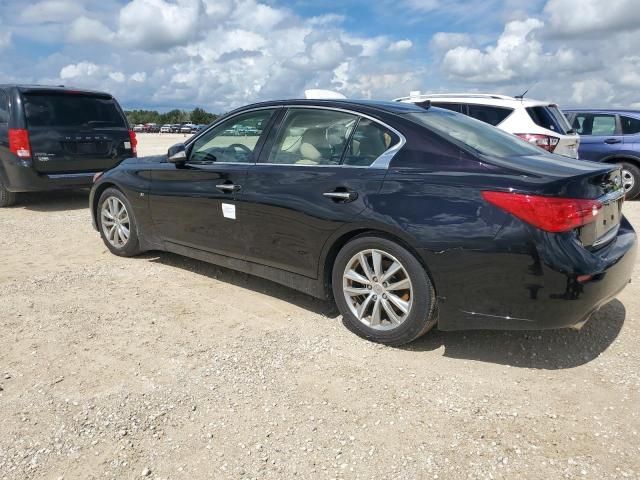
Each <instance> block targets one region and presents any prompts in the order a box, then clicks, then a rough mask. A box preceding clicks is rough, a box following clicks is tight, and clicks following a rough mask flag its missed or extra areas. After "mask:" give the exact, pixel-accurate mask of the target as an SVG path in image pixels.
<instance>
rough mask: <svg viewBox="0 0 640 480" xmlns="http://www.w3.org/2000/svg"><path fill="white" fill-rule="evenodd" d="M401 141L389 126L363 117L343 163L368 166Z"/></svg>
mask: <svg viewBox="0 0 640 480" xmlns="http://www.w3.org/2000/svg"><path fill="white" fill-rule="evenodd" d="M399 141H400V139H399V138H398V136H397V135H396V134H395V133H393V132H392V131H390V130H389V129H388V128H385V127H383V126H382V125H380V124H378V123H376V122H374V121H373V120H369V119H368V118H361V119H360V122H358V127H357V128H356V131H355V132H354V133H353V137H351V142H350V143H349V145H348V146H347V151H346V152H345V156H344V161H343V162H342V163H343V165H350V166H356V167H368V166H369V165H371V164H372V163H373V162H374V161H375V160H376V159H377V158H378V157H379V156H380V155H382V154H383V153H384V152H386V151H387V150H389V149H390V148H391V147H392V146H394V145H395V144H396V143H398V142H399Z"/></svg>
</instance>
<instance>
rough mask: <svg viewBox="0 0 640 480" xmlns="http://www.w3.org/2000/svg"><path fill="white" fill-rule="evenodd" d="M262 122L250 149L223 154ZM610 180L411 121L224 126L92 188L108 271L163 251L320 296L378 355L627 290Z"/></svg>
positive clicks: (472, 124) (628, 252)
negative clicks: (383, 348) (243, 130)
mask: <svg viewBox="0 0 640 480" xmlns="http://www.w3.org/2000/svg"><path fill="white" fill-rule="evenodd" d="M260 121H262V122H263V123H261V125H262V126H263V127H262V134H261V135H260V136H259V137H242V138H239V137H232V136H229V135H227V132H228V131H230V130H238V129H239V128H240V127H244V126H247V125H256V124H258V122H260ZM623 198H624V192H623V189H622V187H621V180H620V169H619V168H618V167H617V166H615V165H604V164H596V163H591V162H582V161H578V160H574V159H570V158H566V157H562V156H559V155H553V154H550V153H548V152H545V151H544V150H542V149H539V148H537V147H535V146H533V145H530V144H528V143H526V142H522V141H521V140H518V139H517V138H516V137H514V136H512V135H509V134H506V133H504V132H502V131H500V130H499V129H496V128H493V127H491V126H489V125H487V124H485V123H482V122H478V121H476V120H473V119H471V118H469V117H467V116H464V115H461V114H457V113H455V112H451V111H448V110H443V109H439V108H428V109H424V108H421V107H418V106H416V105H413V104H407V103H397V102H396V103H393V102H365V101H360V102H356V101H347V100H328V101H321V100H290V101H279V102H267V103H262V104H256V105H250V106H247V107H244V108H241V109H238V110H235V111H233V112H231V113H229V114H228V115H226V116H225V117H224V118H221V119H219V120H218V121H217V122H215V123H214V124H213V125H211V126H210V127H208V128H207V129H206V130H204V131H202V132H201V133H199V134H198V135H195V136H193V137H192V138H190V139H188V140H187V142H186V143H184V144H178V145H175V146H173V147H171V148H170V149H169V152H168V154H167V155H160V156H156V157H150V158H145V159H143V160H140V159H130V160H127V161H125V162H123V163H121V164H120V165H119V166H117V167H116V168H114V169H112V170H109V171H108V172H106V173H104V174H103V175H102V176H99V177H98V178H97V179H96V183H95V185H94V186H93V189H92V191H91V198H90V207H91V212H92V215H93V219H94V226H95V227H96V228H97V229H98V231H99V232H100V235H101V236H102V239H103V241H104V243H105V245H106V246H107V247H108V248H109V250H110V251H111V252H113V253H114V254H116V255H121V256H132V255H137V254H139V253H140V252H142V251H145V250H166V251H170V252H174V253H177V254H181V255H186V256H190V257H194V258H198V259H200V260H204V261H208V262H212V263H216V264H219V265H224V266H226V267H229V268H232V269H236V270H241V271H244V272H248V273H251V274H254V275H258V276H262V277H265V278H268V279H271V280H274V281H276V282H280V283H283V284H285V285H289V286H290V287H292V288H296V289H298V290H301V291H303V292H306V293H308V294H311V295H315V296H317V297H320V298H328V297H331V296H333V298H334V299H335V301H336V303H337V305H338V308H339V309H340V311H341V312H342V314H343V316H344V320H345V323H346V324H347V325H348V326H349V328H351V329H352V330H353V331H354V332H356V333H358V334H359V335H362V336H364V337H366V338H369V339H371V340H374V341H377V342H382V343H386V344H391V345H400V344H403V343H406V342H410V341H412V340H414V339H416V338H418V337H419V336H420V335H422V334H424V333H425V332H427V331H428V330H429V329H430V328H431V327H433V326H434V325H435V324H436V323H438V325H439V328H440V329H442V330H456V329H464V328H467V329H478V328H491V329H544V328H559V327H567V326H576V325H581V324H582V323H584V322H586V320H587V319H588V318H589V316H590V315H591V314H592V313H593V312H594V311H596V310H597V309H598V308H599V307H600V306H601V305H603V304H604V303H605V302H607V301H608V300H609V299H611V298H612V297H613V296H614V295H616V294H617V293H618V292H619V291H620V290H622V289H623V288H624V286H625V285H626V284H627V283H628V282H629V279H630V277H631V272H632V270H633V267H634V262H635V254H636V235H635V232H634V230H633V228H632V227H631V225H630V224H629V222H628V221H627V220H626V219H625V217H624V216H623V215H622V213H621V206H622V202H623Z"/></svg>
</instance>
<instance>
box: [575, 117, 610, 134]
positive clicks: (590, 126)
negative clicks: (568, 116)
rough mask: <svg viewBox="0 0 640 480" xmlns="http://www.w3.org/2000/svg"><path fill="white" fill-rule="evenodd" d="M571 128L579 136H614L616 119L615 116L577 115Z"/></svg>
mask: <svg viewBox="0 0 640 480" xmlns="http://www.w3.org/2000/svg"><path fill="white" fill-rule="evenodd" d="M573 126H574V128H575V129H576V131H577V132H578V133H579V134H580V135H596V136H598V135H599V136H610V135H615V134H616V117H615V115H594V114H591V113H579V114H577V115H576V118H575V119H574V120H573Z"/></svg>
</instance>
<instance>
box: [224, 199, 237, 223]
mask: <svg viewBox="0 0 640 480" xmlns="http://www.w3.org/2000/svg"><path fill="white" fill-rule="evenodd" d="M222 215H223V216H224V218H231V219H232V220H235V219H236V206H235V205H231V204H230V203H223V204H222Z"/></svg>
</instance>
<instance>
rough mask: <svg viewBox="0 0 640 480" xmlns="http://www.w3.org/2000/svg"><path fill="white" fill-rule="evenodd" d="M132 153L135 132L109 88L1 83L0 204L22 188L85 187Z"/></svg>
mask: <svg viewBox="0 0 640 480" xmlns="http://www.w3.org/2000/svg"><path fill="white" fill-rule="evenodd" d="M135 155H136V136H135V133H134V132H133V131H131V130H129V127H128V122H127V119H126V117H125V116H124V113H123V111H122V109H121V108H120V106H119V105H118V102H117V101H116V100H115V99H114V98H113V97H112V96H111V95H109V94H108V93H103V92H93V91H88V90H76V89H73V90H71V89H68V88H64V87H48V86H40V85H0V207H7V206H10V205H13V204H14V203H15V201H16V194H17V193H20V192H35V191H46V190H54V189H64V188H77V187H88V186H90V185H91V183H92V177H93V175H94V174H95V173H96V172H99V171H102V170H106V169H108V168H111V167H113V166H115V165H116V164H118V163H119V162H120V161H121V160H123V159H125V158H128V157H131V156H135Z"/></svg>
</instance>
